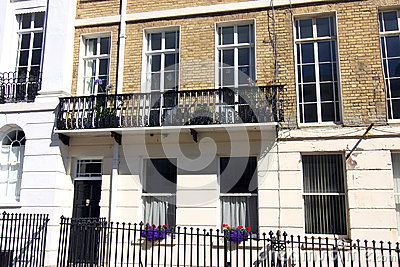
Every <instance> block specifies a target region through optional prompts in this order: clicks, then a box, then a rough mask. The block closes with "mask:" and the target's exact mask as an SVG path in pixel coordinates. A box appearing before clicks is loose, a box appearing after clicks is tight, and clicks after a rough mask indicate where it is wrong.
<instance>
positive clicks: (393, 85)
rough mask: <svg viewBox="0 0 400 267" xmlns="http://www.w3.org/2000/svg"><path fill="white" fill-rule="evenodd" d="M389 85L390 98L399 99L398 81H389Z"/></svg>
mask: <svg viewBox="0 0 400 267" xmlns="http://www.w3.org/2000/svg"><path fill="white" fill-rule="evenodd" d="M389 83H390V96H391V97H400V79H391V80H390V81H389Z"/></svg>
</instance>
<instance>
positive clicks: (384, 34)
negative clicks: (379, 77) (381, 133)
mask: <svg viewBox="0 0 400 267" xmlns="http://www.w3.org/2000/svg"><path fill="white" fill-rule="evenodd" d="M387 12H396V13H397V25H398V30H397V31H386V30H385V21H384V20H383V13H387ZM381 16H382V20H381ZM378 20H379V36H380V47H381V60H382V71H383V75H384V76H383V77H384V81H385V83H384V84H385V94H386V101H390V102H391V105H390V107H391V110H390V113H389V107H388V106H387V109H386V113H387V119H388V120H389V121H390V122H400V117H399V118H397V119H393V118H390V114H393V103H392V100H400V97H393V98H392V97H391V88H390V87H391V85H390V83H389V80H390V79H393V78H392V77H389V64H388V59H395V58H397V57H395V58H389V57H387V56H386V58H383V52H384V51H385V54H386V55H387V46H386V38H385V37H388V36H399V38H400V10H383V11H380V12H379V15H378ZM381 23H382V25H381ZM382 39H384V43H385V47H382ZM385 67H386V72H387V73H386V72H385ZM386 105H387V102H386Z"/></svg>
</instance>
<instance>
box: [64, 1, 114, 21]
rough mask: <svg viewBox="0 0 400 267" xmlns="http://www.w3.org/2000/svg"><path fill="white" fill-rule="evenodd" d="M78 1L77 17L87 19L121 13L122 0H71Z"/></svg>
mask: <svg viewBox="0 0 400 267" xmlns="http://www.w3.org/2000/svg"><path fill="white" fill-rule="evenodd" d="M71 1H77V3H76V18H77V19H87V18H95V17H102V16H116V15H119V4H120V0H71Z"/></svg>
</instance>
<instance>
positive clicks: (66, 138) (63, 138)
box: [58, 133, 70, 146]
mask: <svg viewBox="0 0 400 267" xmlns="http://www.w3.org/2000/svg"><path fill="white" fill-rule="evenodd" d="M58 138H59V139H60V141H61V142H62V143H63V144H64V145H66V146H69V139H70V137H69V136H67V135H65V134H62V133H59V134H58Z"/></svg>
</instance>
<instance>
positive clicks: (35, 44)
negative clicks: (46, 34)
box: [33, 32, 43, 48]
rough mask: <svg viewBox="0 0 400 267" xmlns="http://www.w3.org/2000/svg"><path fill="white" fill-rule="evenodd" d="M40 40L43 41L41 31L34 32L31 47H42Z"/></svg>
mask: <svg viewBox="0 0 400 267" xmlns="http://www.w3.org/2000/svg"><path fill="white" fill-rule="evenodd" d="M42 42H43V33H42V32H38V33H35V37H34V39H33V48H42Z"/></svg>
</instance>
